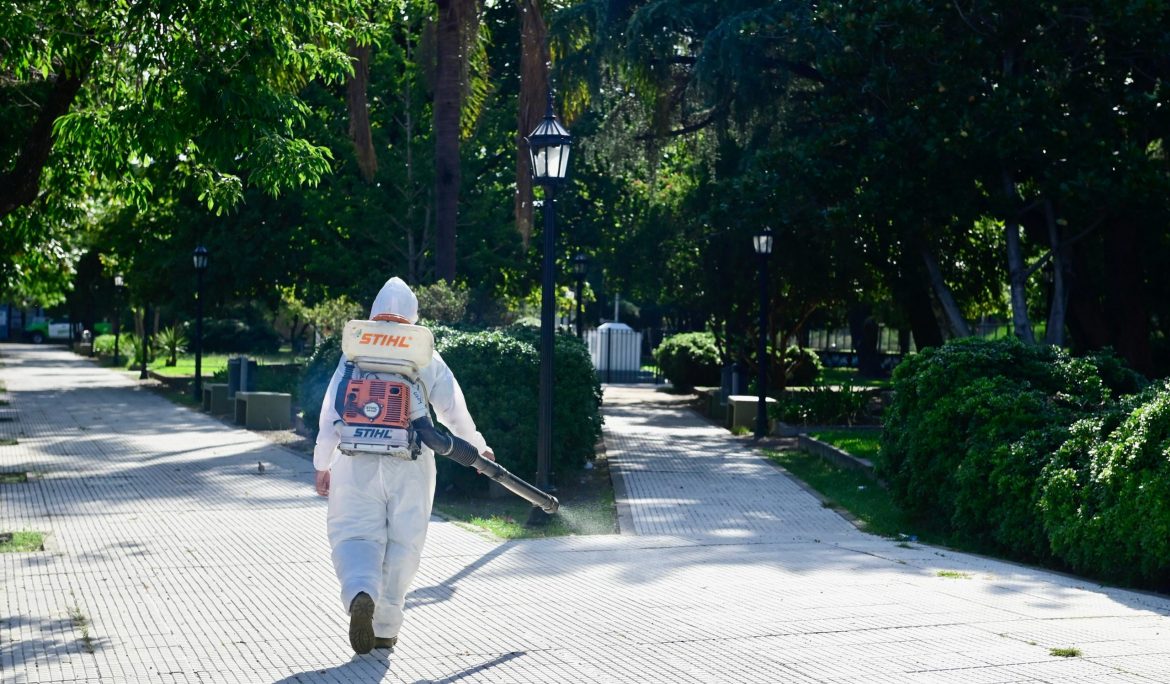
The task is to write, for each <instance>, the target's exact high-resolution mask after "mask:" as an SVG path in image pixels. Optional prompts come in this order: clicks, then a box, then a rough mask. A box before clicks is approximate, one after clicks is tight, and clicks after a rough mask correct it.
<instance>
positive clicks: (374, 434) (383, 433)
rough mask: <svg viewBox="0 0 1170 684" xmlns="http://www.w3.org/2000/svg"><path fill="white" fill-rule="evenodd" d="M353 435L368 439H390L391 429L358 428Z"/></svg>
mask: <svg viewBox="0 0 1170 684" xmlns="http://www.w3.org/2000/svg"><path fill="white" fill-rule="evenodd" d="M353 436H354V437H364V438H366V439H390V431H389V430H387V429H386V428H357V429H356V430H354V431H353Z"/></svg>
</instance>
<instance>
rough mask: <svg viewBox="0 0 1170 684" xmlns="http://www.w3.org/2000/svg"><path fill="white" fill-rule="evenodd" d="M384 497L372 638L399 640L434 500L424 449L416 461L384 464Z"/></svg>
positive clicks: (430, 458)
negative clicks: (379, 581)
mask: <svg viewBox="0 0 1170 684" xmlns="http://www.w3.org/2000/svg"><path fill="white" fill-rule="evenodd" d="M382 473H383V479H384V484H385V488H386V489H385V490H386V493H387V501H386V506H385V509H384V510H385V513H384V515H385V518H386V521H387V530H386V546H385V553H384V555H383V557H382V558H381V559H380V560H381V570H382V586H381V592H380V594H379V595H378V597H377V598H376V599H375V610H374V634H376V635H377V636H379V637H393V636H398V630H399V629H400V628H401V627H402V619H403V613H402V611H403V607H404V606H405V603H406V592H407V590H408V589H409V588H410V583H411V582H412V581H413V580H414V576H415V573H416V572H418V564H419V559H420V558H421V557H422V549H423V544H424V543H425V542H426V538H427V522H428V520H430V517H431V503H432V502H433V501H434V498H435V457H434V455H433V454H432V453H431V452H430V450H429V449H424V451H423V453H422V454H421V455H419V457H418V460H417V461H397V460H395V459H387V460H386V462H385V463H384V464H383V469H382Z"/></svg>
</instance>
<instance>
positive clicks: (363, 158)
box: [345, 40, 378, 183]
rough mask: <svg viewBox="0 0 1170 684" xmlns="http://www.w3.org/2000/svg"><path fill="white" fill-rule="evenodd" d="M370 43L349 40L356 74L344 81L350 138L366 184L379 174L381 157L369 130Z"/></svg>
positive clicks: (350, 55) (359, 169)
mask: <svg viewBox="0 0 1170 684" xmlns="http://www.w3.org/2000/svg"><path fill="white" fill-rule="evenodd" d="M370 51H371V47H370V46H369V45H358V44H356V43H354V42H353V41H352V40H351V41H350V43H349V58H350V61H351V62H353V75H352V76H350V77H349V78H347V79H346V81H345V104H346V107H347V109H348V110H349V139H350V140H352V141H353V151H354V155H355V156H356V157H357V165H358V171H360V172H361V174H362V178H364V179H365V180H366V182H367V183H372V182H373V180H374V175H375V174H377V173H378V156H377V153H376V152H375V151H374V139H373V136H372V134H371V132H370V107H369V103H368V102H367V100H366V91H367V89H368V88H369V85H370Z"/></svg>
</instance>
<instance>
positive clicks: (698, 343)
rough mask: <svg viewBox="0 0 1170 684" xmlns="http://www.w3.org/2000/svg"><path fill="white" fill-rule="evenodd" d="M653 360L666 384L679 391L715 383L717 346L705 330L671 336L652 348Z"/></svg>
mask: <svg viewBox="0 0 1170 684" xmlns="http://www.w3.org/2000/svg"><path fill="white" fill-rule="evenodd" d="M654 361H655V362H656V363H657V364H658V368H659V369H661V371H662V374H663V375H664V376H665V377H666V379H667V380H668V381H670V384H672V385H674V387H675V388H676V389H679V390H683V391H686V390H690V389H692V388H694V387H697V386H710V385H718V384H719V382H720V377H719V369H720V363H719V349H718V348H717V347H716V346H715V336H714V335H712V334H711V333H709V332H690V333H679V334H677V335H671V336H670V337H668V338H666V339H665V340H663V341H662V344H660V345H658V348H657V349H655V350H654Z"/></svg>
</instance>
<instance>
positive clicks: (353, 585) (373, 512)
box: [313, 278, 488, 638]
mask: <svg viewBox="0 0 1170 684" xmlns="http://www.w3.org/2000/svg"><path fill="white" fill-rule="evenodd" d="M384 313H389V314H397V315H399V316H402V317H404V318H406V319H407V320H408V321H410V322H411V323H414V322H416V321H417V320H418V300H417V299H416V298H415V296H414V293H413V292H411V290H410V287H409V286H408V285H407V284H406V283H405V282H404V281H402V280H401V279H400V278H391V279H390V280H388V281H386V284H385V285H383V286H382V290H381V291H380V292H379V293H378V296H377V297H376V298H375V299H374V304H373V306H372V307H371V310H370V318H373V317H374V316H375V315H377V314H384ZM345 362H346V358H345V355H344V354H343V355H342V357H341V360H340V362H339V363H338V365H337V370H336V371H334V373H333V378H332V379H331V380H330V381H329V388H328V390H327V391H326V392H325V399H324V400H323V401H322V402H321V422H320V432H319V433H318V435H317V444H316V448H315V449H314V450H313V466H314V467H315V468H316V469H317V470H319V471H324V470H329V471H331V472H330V482H329V513H328V531H329V544H330V546H331V547H332V548H333V567H334V570H336V572H337V579H338V580H339V581H340V582H341V601H342V604H343V605H344V606H345V608H346V610H349V606H350V604H351V603H352V602H353V599H354V597H355V596H357V595H358V593H360V592H365V593H367V594H369V595H370V597H371V598H373V599H374V606H375V608H374V634H375V635H377V636H378V637H384V638H389V637H396V636H398V630H399V628H400V627H402V620H403V612H402V611H403V607H404V605H405V602H406V591H407V589H408V588H409V587H410V583H411V581H412V580H413V579H414V575H415V573H416V572H417V571H418V565H419V559H420V557H421V554H422V548H423V543H424V542H425V541H426V536H427V521H428V520H429V519H430V515H431V503H432V501H433V499H434V495H435V455H434V452H432V451H431V450H430V449H429V448H427V447H425V446H424V447H423V448H422V453H421V454H419V457H418V460H416V461H411V460H405V459H401V458H397V457H394V456H380V455H377V454H360V455H356V456H348V455H345V454H342V453H341V452H340V451H338V450H337V445H338V442H339V441H340V436H339V435H338V432H337V429H336V427H335V424H334V422H335V421H337V420H340V416H339V415H338V414H337V410H336V408H335V407H334V398H335V397H336V392H337V385H338V382H339V381H340V379H341V375H342V372H343V370H344V367H345ZM420 380H421V381H422V383H423V385H425V387H426V390H427V395H428V396H429V398H430V401H431V406H432V407H433V408H434V410H435V415H436V417H438V419H439V422H441V423H443V425H445V426H446V427H447V428H448V429H449V430H451V432H452V433H454V434H455V435H457V436H459V437H462V438H463V439H465V440H467V441H468V442H470V443H471V444H472V445H473V446H474V447H475V448H476V449H478V450H479V452H480V453H481V454H482V453H484V452H485V451H488V447H487V442H486V441H485V440H484V438H483V435H481V434H480V433H479V431H478V430H476V428H475V422H474V421H473V420H472V418H471V414H470V413H468V411H467V403H466V402H465V401H464V399H463V391H462V390H461V389H460V388H459V383H458V382H457V381H456V380H455V376H454V375H453V374H452V373H451V369H450V368H448V367H447V364H446V363H444V362H443V358H442V357H441V356H439V353H438V352H434V355H433V356H432V359H431V362H430V363H429V364H428V365H427V366H425V367H424V368H423V369H422V371H421V373H420Z"/></svg>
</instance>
